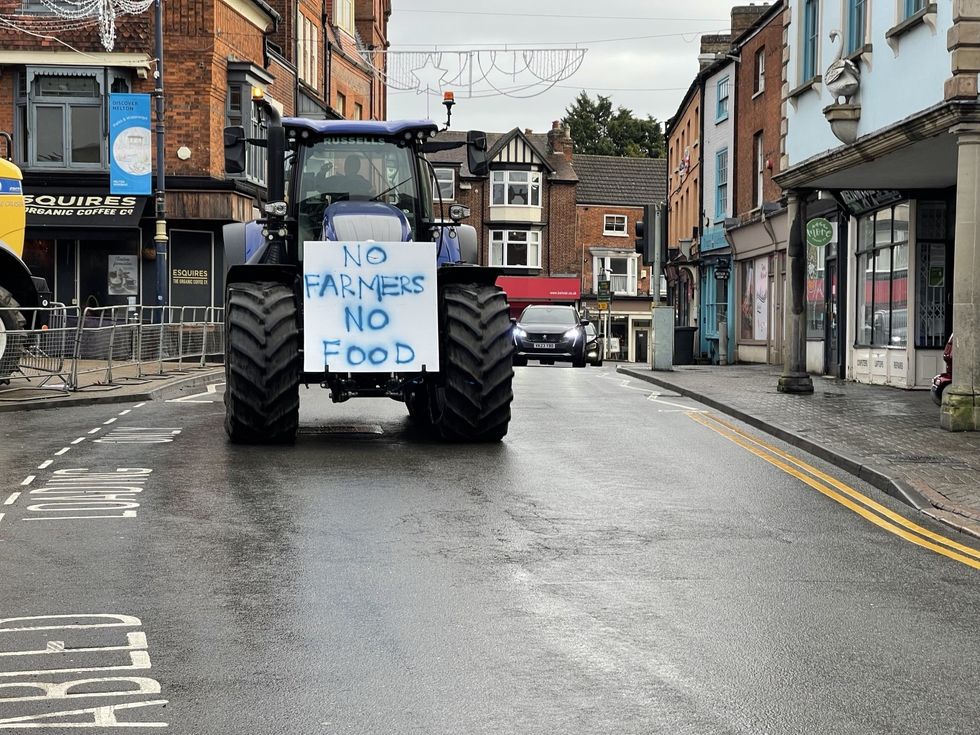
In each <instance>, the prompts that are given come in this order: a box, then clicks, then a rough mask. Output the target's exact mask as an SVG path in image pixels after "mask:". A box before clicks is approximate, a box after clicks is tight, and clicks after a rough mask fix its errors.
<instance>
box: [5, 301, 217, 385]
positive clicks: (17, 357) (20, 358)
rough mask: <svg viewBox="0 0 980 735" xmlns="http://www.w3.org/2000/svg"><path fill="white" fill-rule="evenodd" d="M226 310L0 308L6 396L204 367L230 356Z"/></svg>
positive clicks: (132, 307) (134, 378)
mask: <svg viewBox="0 0 980 735" xmlns="http://www.w3.org/2000/svg"><path fill="white" fill-rule="evenodd" d="M223 322H224V309H221V308H215V307H207V306H164V307H161V306H106V307H100V308H85V309H81V310H80V309H79V308H78V307H77V306H65V305H64V304H54V305H52V306H50V307H48V308H43V309H40V308H39V309H33V310H20V309H9V308H0V400H5V399H4V397H3V394H5V393H10V392H12V391H16V390H18V389H23V388H46V389H52V390H59V391H65V392H67V391H78V390H84V389H86V388H95V387H99V388H100V389H103V390H104V389H105V386H114V385H118V384H120V383H121V382H124V381H128V382H132V381H143V382H145V381H148V380H152V379H154V378H159V377H161V376H163V375H164V374H173V373H180V372H183V371H187V370H192V369H199V368H202V367H204V366H205V365H206V364H207V361H208V357H212V358H216V357H218V356H220V355H223V354H224V323H223Z"/></svg>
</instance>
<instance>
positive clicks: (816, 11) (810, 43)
mask: <svg viewBox="0 0 980 735" xmlns="http://www.w3.org/2000/svg"><path fill="white" fill-rule="evenodd" d="M802 40H803V43H802V44H801V46H802V49H803V53H802V55H801V56H800V76H801V79H800V83H801V84H806V83H807V82H809V81H811V80H813V79H816V77H817V76H818V71H817V70H818V69H819V68H820V63H819V54H820V2H819V0H803V39H802Z"/></svg>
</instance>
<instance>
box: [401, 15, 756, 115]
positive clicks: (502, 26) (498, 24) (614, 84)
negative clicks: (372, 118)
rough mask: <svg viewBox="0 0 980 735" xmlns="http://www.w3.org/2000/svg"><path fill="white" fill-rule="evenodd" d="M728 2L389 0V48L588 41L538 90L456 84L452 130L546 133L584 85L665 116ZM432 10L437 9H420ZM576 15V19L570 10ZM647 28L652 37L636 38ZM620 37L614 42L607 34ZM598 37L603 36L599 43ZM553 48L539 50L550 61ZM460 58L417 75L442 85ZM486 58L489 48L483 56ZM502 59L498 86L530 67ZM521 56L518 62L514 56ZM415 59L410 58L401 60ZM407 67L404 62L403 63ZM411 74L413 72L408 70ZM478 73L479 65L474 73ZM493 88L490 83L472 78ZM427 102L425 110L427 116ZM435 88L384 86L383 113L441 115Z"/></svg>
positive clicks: (725, 24)
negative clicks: (563, 71) (470, 91)
mask: <svg viewBox="0 0 980 735" xmlns="http://www.w3.org/2000/svg"><path fill="white" fill-rule="evenodd" d="M737 4H747V3H736V2H732V1H731V0H688V1H687V2H677V0H603V1H602V2H601V3H597V2H595V0H533V1H532V0H493V2H489V3H476V2H465V3H464V2H460V0H393V1H392V13H391V19H390V21H389V25H388V39H389V41H390V42H391V49H392V50H393V51H421V50H423V49H433V48H436V47H438V48H440V49H483V48H502V45H501V44H512V45H516V46H520V47H522V48H528V47H541V48H562V47H574V46H576V45H577V46H578V47H579V48H584V49H587V51H586V53H585V56H584V59H583V61H582V64H581V66H580V67H579V69H578V71H577V72H575V73H574V74H573V75H572V76H571V77H570V78H569V79H566V80H564V81H560V82H558V84H557V85H556V86H554V87H553V88H551V89H549V90H548V91H546V92H544V93H543V94H541V95H539V96H536V97H533V98H530V99H513V98H511V97H508V96H503V95H499V94H496V93H494V94H493V96H487V97H484V98H482V99H467V98H466V89H465V86H462V85H459V86H453V87H451V88H452V89H454V90H455V94H456V102H457V104H456V107H455V109H454V110H453V128H454V129H456V130H467V129H482V130H486V131H490V132H503V131H506V130H510V129H511V128H514V127H520V128H532V129H534V130H535V131H540V132H543V131H545V130H547V129H548V128H550V127H551V121H552V120H558V119H560V118H561V117H563V116H564V114H565V108H566V107H567V106H568V105H569V104H571V102H572V101H573V100H574V98H575V96H576V95H577V94H578V93H579V91H581V90H582V89H585V90H586V91H588V92H589V94H590V95H591V96H593V97H594V96H595V95H596V94H597V93H598V94H603V95H606V96H609V97H611V98H612V102H613V106H614V107H618V106H619V105H623V106H625V107H628V108H630V109H631V110H633V112H634V113H635V114H636V115H638V116H645V115H647V114H649V115H653V116H654V117H655V118H657V119H658V120H660V121H661V122H663V121H664V120H666V119H667V118H668V117H670V116H671V115H673V114H674V112H675V111H676V109H677V105H678V104H679V102H680V100H681V96H682V95H683V94H684V92H685V90H686V89H687V87H688V85H689V84H690V83H691V80H692V79H693V78H694V74H695V73H696V72H697V68H698V61H697V56H698V34H699V33H718V32H727V31H728V28H729V26H730V20H729V13H730V11H731V7H732V6H733V5H737ZM421 11H438V12H421ZM575 16H579V17H575ZM640 36H653V38H638V37H640ZM606 39H619V40H606ZM600 41H601V42H600ZM552 56H553V55H548V56H542V57H539V58H538V60H537V63H547V62H548V61H550V60H552V59H551V57H552ZM456 58H457V57H456V56H447V57H444V59H445V60H444V61H443V63H442V64H441V65H440V68H439V69H435V68H433V67H432V66H430V67H429V68H428V69H424V70H422V71H420V72H419V74H418V75H417V76H419V77H420V78H423V79H426V80H429V84H431V85H432V86H436V85H438V81H436V80H438V79H439V78H440V76H442V75H443V73H444V72H443V71H442V70H443V69H444V70H445V74H446V76H447V77H449V76H452V75H453V74H455V73H456V72H457V70H458V66H457V62H456V61H455V59H456ZM482 61H483V63H484V64H486V63H487V62H488V61H489V57H488V56H487V55H485V54H484V55H483V56H482ZM496 62H497V64H498V67H504V68H505V69H507V70H509V71H510V72H511V73H502V72H500V71H497V72H494V73H493V74H492V75H491V79H490V80H489V81H490V82H492V83H493V85H494V86H495V87H497V88H499V89H509V88H514V87H520V86H522V85H525V84H526V83H527V82H528V81H529V80H530V79H531V76H530V75H529V74H528V72H524V73H522V74H521V73H519V74H517V75H516V76H515V75H514V74H513V73H512V71H513V68H512V64H513V63H514V60H513V56H511V55H508V54H503V53H501V54H498V56H497V58H496ZM520 63H523V62H520ZM411 66H414V64H408V65H407V67H411ZM407 67H406V68H407ZM410 74H411V72H410V71H409V78H411V76H410ZM477 76H479V72H477ZM475 87H479V88H480V89H482V90H490V87H489V86H488V82H483V83H482V84H480V85H475ZM427 100H428V115H427ZM440 103H441V95H439V96H438V97H437V96H433V95H426V94H418V93H416V92H414V91H408V92H404V91H398V90H395V89H389V93H388V117H389V118H391V119H396V118H418V117H427V116H428V117H431V118H432V119H434V120H436V121H437V122H440V123H441V122H442V121H443V120H444V118H445V114H444V111H443V108H442V107H441V104H440Z"/></svg>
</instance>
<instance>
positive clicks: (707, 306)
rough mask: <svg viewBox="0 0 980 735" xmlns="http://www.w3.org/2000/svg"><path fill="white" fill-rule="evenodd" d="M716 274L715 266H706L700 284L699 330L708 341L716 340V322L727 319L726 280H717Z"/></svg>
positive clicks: (725, 266)
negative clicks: (702, 331)
mask: <svg viewBox="0 0 980 735" xmlns="http://www.w3.org/2000/svg"><path fill="white" fill-rule="evenodd" d="M727 267H728V266H727V264H725V265H724V268H726V269H727ZM717 272H718V268H717V266H713V265H712V266H708V267H707V268H706V269H705V271H704V280H703V281H702V282H701V294H702V297H703V303H702V305H701V310H702V313H701V328H702V329H703V330H704V336H705V337H707V338H709V339H718V322H721V321H725V320H727V319H728V279H727V278H717V277H716V276H715V274H716V273H717ZM726 272H727V271H726Z"/></svg>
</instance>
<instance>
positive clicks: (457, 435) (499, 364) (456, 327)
mask: <svg viewBox="0 0 980 735" xmlns="http://www.w3.org/2000/svg"><path fill="white" fill-rule="evenodd" d="M439 332H440V340H441V342H440V344H441V349H442V355H441V362H442V377H441V380H440V381H439V382H438V383H433V384H432V385H431V386H430V399H431V400H430V408H431V415H432V425H433V427H434V428H435V430H436V431H437V432H438V434H439V436H441V437H442V438H443V439H444V440H446V441H454V442H495V441H500V440H501V439H503V438H504V436H505V435H506V434H507V426H508V424H509V423H510V404H511V401H512V400H513V399H514V390H513V385H512V383H513V380H514V367H513V360H514V341H513V339H512V337H511V323H510V313H509V309H508V306H507V296H506V295H505V294H504V292H503V291H502V290H501V289H500V288H498V287H496V286H485V285H479V284H474V283H467V284H449V285H447V286H445V287H444V288H443V289H442V290H441V291H440V292H439Z"/></svg>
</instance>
